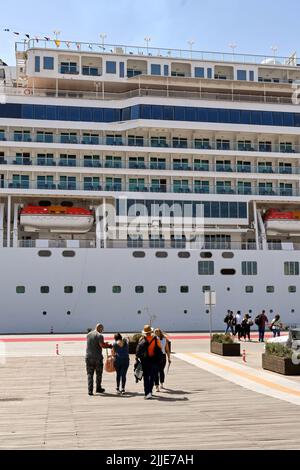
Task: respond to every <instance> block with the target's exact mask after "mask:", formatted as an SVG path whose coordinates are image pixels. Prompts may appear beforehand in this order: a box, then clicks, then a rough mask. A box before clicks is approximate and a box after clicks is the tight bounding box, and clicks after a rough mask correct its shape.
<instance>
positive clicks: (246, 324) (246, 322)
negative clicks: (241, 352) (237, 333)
mask: <svg viewBox="0 0 300 470" xmlns="http://www.w3.org/2000/svg"><path fill="white" fill-rule="evenodd" d="M252 325H253V321H252V320H251V316H250V315H249V314H248V313H246V314H245V315H244V318H243V320H242V323H241V327H242V333H241V336H244V340H245V341H246V338H248V341H251V337H250V334H251V326H252Z"/></svg>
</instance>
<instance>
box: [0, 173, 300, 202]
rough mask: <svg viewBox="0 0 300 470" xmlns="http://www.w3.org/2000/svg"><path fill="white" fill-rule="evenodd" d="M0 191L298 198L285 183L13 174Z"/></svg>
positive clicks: (5, 180)
mask: <svg viewBox="0 0 300 470" xmlns="http://www.w3.org/2000/svg"><path fill="white" fill-rule="evenodd" d="M0 188H2V189H6V188H7V189H41V190H70V191H118V192H120V191H122V192H127V191H129V192H139V193H140V192H145V193H146V192H153V193H183V194H192V193H194V194H223V195H224V194H225V195H226V194H227V195H259V196H281V197H282V196H286V197H296V196H297V197H299V195H300V191H299V189H298V188H297V189H296V188H295V187H294V185H292V184H288V183H280V184H279V185H278V184H275V183H274V184H273V183H259V184H258V185H257V183H255V184H252V183H250V182H246V183H245V182H238V183H237V184H236V185H234V184H233V183H232V182H231V181H217V182H216V183H213V182H210V181H202V180H201V181H197V180H194V181H189V180H173V181H172V182H167V180H161V179H152V180H151V182H150V184H149V183H147V182H145V179H144V178H129V181H128V182H125V181H124V180H123V179H122V178H116V177H106V178H105V179H104V178H103V179H102V178H100V177H94V176H89V177H84V178H83V180H80V181H79V180H78V179H77V178H76V177H75V176H60V178H59V180H57V179H54V177H53V176H51V175H49V176H38V177H37V179H30V178H29V175H13V178H12V179H9V178H8V179H4V178H2V179H0Z"/></svg>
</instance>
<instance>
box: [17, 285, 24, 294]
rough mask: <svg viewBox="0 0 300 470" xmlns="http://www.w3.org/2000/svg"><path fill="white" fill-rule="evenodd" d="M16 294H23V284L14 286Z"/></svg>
mask: <svg viewBox="0 0 300 470" xmlns="http://www.w3.org/2000/svg"><path fill="white" fill-rule="evenodd" d="M16 293H17V294H25V286H17V287H16Z"/></svg>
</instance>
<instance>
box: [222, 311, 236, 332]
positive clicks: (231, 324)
mask: <svg viewBox="0 0 300 470" xmlns="http://www.w3.org/2000/svg"><path fill="white" fill-rule="evenodd" d="M224 323H226V325H227V327H226V329H225V335H227V334H228V331H229V330H231V333H232V334H233V335H234V316H233V312H232V311H231V310H228V311H227V315H226V317H225V318H224Z"/></svg>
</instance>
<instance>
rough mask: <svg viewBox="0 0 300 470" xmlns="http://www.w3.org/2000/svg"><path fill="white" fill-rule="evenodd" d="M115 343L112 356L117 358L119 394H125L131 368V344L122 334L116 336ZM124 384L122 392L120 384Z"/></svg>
mask: <svg viewBox="0 0 300 470" xmlns="http://www.w3.org/2000/svg"><path fill="white" fill-rule="evenodd" d="M114 339H115V342H114V344H113V348H112V354H113V356H114V358H115V368H116V380H117V389H116V390H117V393H118V394H121V395H124V394H125V385H126V375H127V371H128V367H129V344H128V341H127V340H126V339H123V338H122V335H121V334H120V333H117V334H115V336H114ZM121 382H122V390H120V383H121Z"/></svg>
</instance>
